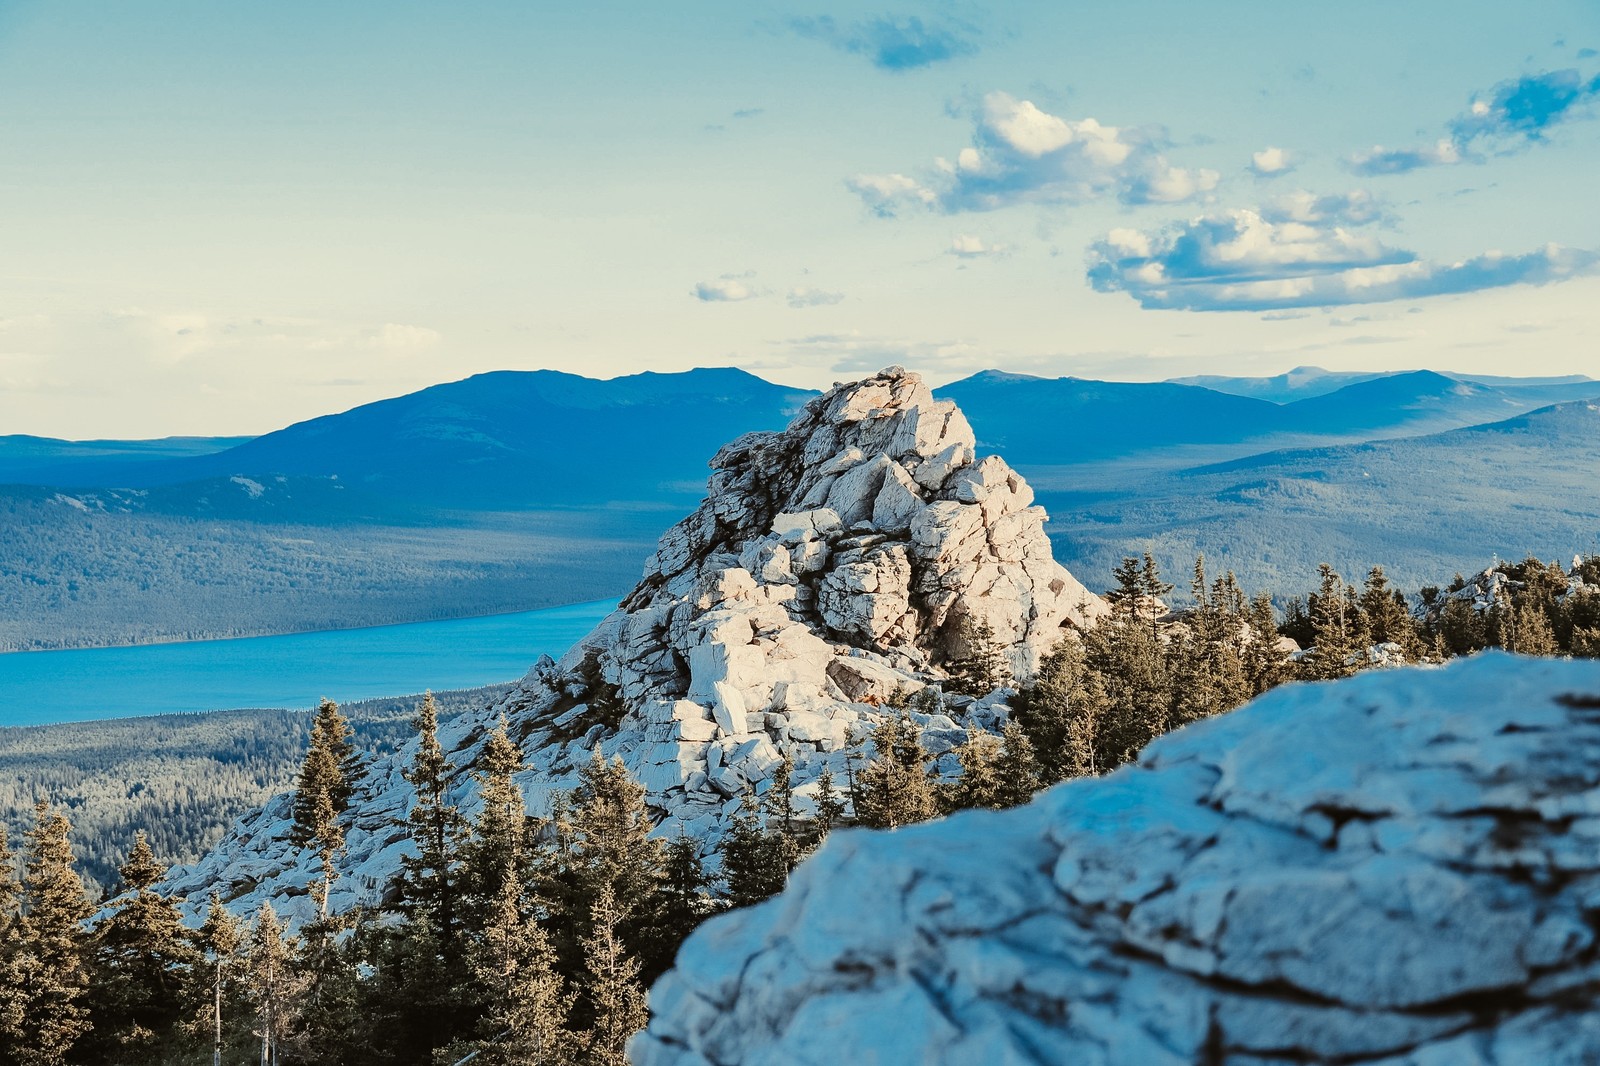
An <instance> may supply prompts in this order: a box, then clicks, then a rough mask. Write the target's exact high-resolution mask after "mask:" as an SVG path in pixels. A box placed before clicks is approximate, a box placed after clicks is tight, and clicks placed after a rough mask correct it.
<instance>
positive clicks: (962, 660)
mask: <svg viewBox="0 0 1600 1066" xmlns="http://www.w3.org/2000/svg"><path fill="white" fill-rule="evenodd" d="M955 644H956V646H957V647H958V648H959V649H960V654H959V655H957V656H955V657H954V658H952V659H951V660H950V663H949V665H948V667H947V668H946V672H947V673H948V674H949V678H950V679H949V682H948V687H949V688H950V690H951V691H952V692H958V693H961V694H962V695H966V696H972V697H982V696H987V695H988V694H989V693H991V692H993V691H994V690H995V689H997V688H1004V687H1005V686H1006V685H1009V684H1011V663H1010V661H1009V660H1007V659H1006V654H1005V651H1004V649H1002V648H1001V647H1000V645H999V643H998V642H997V641H996V640H995V634H994V627H993V626H992V625H990V624H989V623H988V621H987V620H985V621H982V622H974V621H973V620H972V619H971V618H970V617H963V618H962V619H961V623H960V625H959V626H958V627H957V630H956V639H955ZM924 691H927V690H926V689H924Z"/></svg>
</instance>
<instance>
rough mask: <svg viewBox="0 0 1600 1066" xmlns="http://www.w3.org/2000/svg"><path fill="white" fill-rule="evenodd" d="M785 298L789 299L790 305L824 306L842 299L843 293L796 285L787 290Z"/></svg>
mask: <svg viewBox="0 0 1600 1066" xmlns="http://www.w3.org/2000/svg"><path fill="white" fill-rule="evenodd" d="M786 299H787V300H788V301H789V306H790V307H795V308H804V307H826V306H828V305H829V304H836V303H838V302H840V301H841V300H843V299H844V293H842V292H828V291H826V290H823V289H807V288H801V287H796V288H793V289H790V290H789V293H788V295H787V297H786Z"/></svg>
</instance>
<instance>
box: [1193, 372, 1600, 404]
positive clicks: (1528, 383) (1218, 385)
mask: <svg viewBox="0 0 1600 1066" xmlns="http://www.w3.org/2000/svg"><path fill="white" fill-rule="evenodd" d="M1406 373H1410V371H1405V370H1378V371H1366V372H1363V371H1337V370H1324V369H1322V368H1321V367H1320V366H1297V367H1295V368H1294V369H1293V370H1289V371H1286V372H1284V373H1282V374H1274V375H1272V376H1271V377H1254V378H1252V377H1224V376H1220V375H1216V374H1195V375H1192V376H1190V377H1181V378H1169V379H1168V380H1169V382H1170V383H1172V384H1175V385H1199V386H1201V387H1203V388H1207V389H1214V390H1216V391H1217V392H1226V393H1230V394H1232V395H1234V396H1251V397H1254V398H1256V399H1259V400H1271V401H1273V402H1274V403H1289V402H1291V401H1293V400H1305V399H1309V398H1311V397H1313V396H1322V395H1325V394H1327V393H1330V392H1335V391H1337V390H1339V389H1342V388H1344V387H1345V386H1346V385H1354V384H1355V383H1356V382H1358V381H1371V380H1372V379H1374V378H1381V377H1389V376H1392V375H1395V374H1406ZM1444 376H1445V377H1450V378H1455V379H1456V380H1457V381H1475V382H1477V383H1478V384H1480V385H1502V386H1509V387H1514V388H1521V387H1539V386H1547V385H1557V386H1559V385H1570V384H1575V383H1581V382H1585V381H1590V380H1592V379H1590V378H1586V377H1584V376H1583V375H1582V374H1567V375H1563V376H1557V377H1542V378H1541V377H1528V378H1514V377H1501V376H1496V375H1492V374H1453V373H1448V372H1447V373H1445V374H1444ZM1567 398H1569V397H1567V396H1551V397H1549V399H1548V400H1547V401H1546V402H1553V401H1555V400H1561V399H1567Z"/></svg>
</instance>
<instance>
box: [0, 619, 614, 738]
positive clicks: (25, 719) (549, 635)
mask: <svg viewBox="0 0 1600 1066" xmlns="http://www.w3.org/2000/svg"><path fill="white" fill-rule="evenodd" d="M615 606H616V601H615V600H603V601H598V602H595V603H579V604H572V605H570V606H566V607H550V608H546V609H544V610H539V611H524V612H521V613H519V614H500V615H491V616H489V617H486V618H460V619H452V620H449V621H443V622H412V623H407V624H404V625H393V626H375V627H373V628H370V629H342V630H332V631H327V632H320V633H294V634H290V635H287V636H278V637H242V638H239V639H236V640H203V641H191V642H186V643H181V644H143V645H139V646H136V647H129V648H83V649H76V648H74V649H69V650H66V651H32V652H11V653H9V654H3V655H0V726H16V725H43V724H45V723H49V722H83V721H90V720H93V719H97V718H130V717H133V716H135V715H143V714H171V713H177V712H186V711H214V710H225V709H230V708H234V707H312V706H314V705H315V704H316V702H317V701H318V700H319V699H321V698H322V697H323V696H327V697H328V698H330V699H333V700H337V701H339V702H340V703H345V702H349V701H351V700H362V699H371V698H373V697H377V696H404V695H409V694H411V693H414V692H421V691H423V690H424V689H433V690H435V691H444V690H446V689H455V688H476V687H477V686H479V685H492V684H495V683H496V682H500V681H513V680H515V679H517V678H519V677H521V676H522V675H523V674H525V673H527V672H528V668H529V667H530V666H532V665H533V663H534V661H535V660H536V659H538V658H539V656H541V655H545V654H549V655H553V656H557V657H559V656H560V655H561V654H562V653H563V652H565V651H566V650H567V649H568V648H569V647H571V646H572V645H573V644H574V643H576V642H577V641H578V640H579V639H580V638H581V637H583V636H584V635H585V634H587V633H588V632H589V630H591V629H593V628H594V625H595V623H596V622H598V621H600V619H602V618H604V617H605V616H606V615H607V614H608V613H609V612H610V611H611V609H612V608H614V607H615Z"/></svg>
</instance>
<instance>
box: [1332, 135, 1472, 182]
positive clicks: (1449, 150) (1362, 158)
mask: <svg viewBox="0 0 1600 1066" xmlns="http://www.w3.org/2000/svg"><path fill="white" fill-rule="evenodd" d="M1346 162H1347V164H1348V165H1349V167H1350V169H1351V170H1352V171H1354V172H1355V173H1357V174H1364V175H1368V176H1371V175H1377V174H1404V173H1405V172H1406V171H1408V170H1417V169H1419V168H1421V167H1443V166H1451V165H1453V164H1456V163H1459V162H1461V149H1460V148H1459V147H1458V146H1457V145H1456V142H1455V141H1452V140H1450V139H1449V138H1448V137H1446V138H1444V139H1443V140H1440V141H1438V142H1436V143H1434V144H1424V145H1420V146H1418V147H1415V148H1385V147H1384V146H1383V145H1381V144H1380V145H1375V146H1373V147H1372V148H1371V149H1369V150H1368V151H1365V152H1357V153H1355V154H1354V155H1352V156H1351V157H1350V158H1349V159H1348V160H1347V161H1346Z"/></svg>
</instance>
